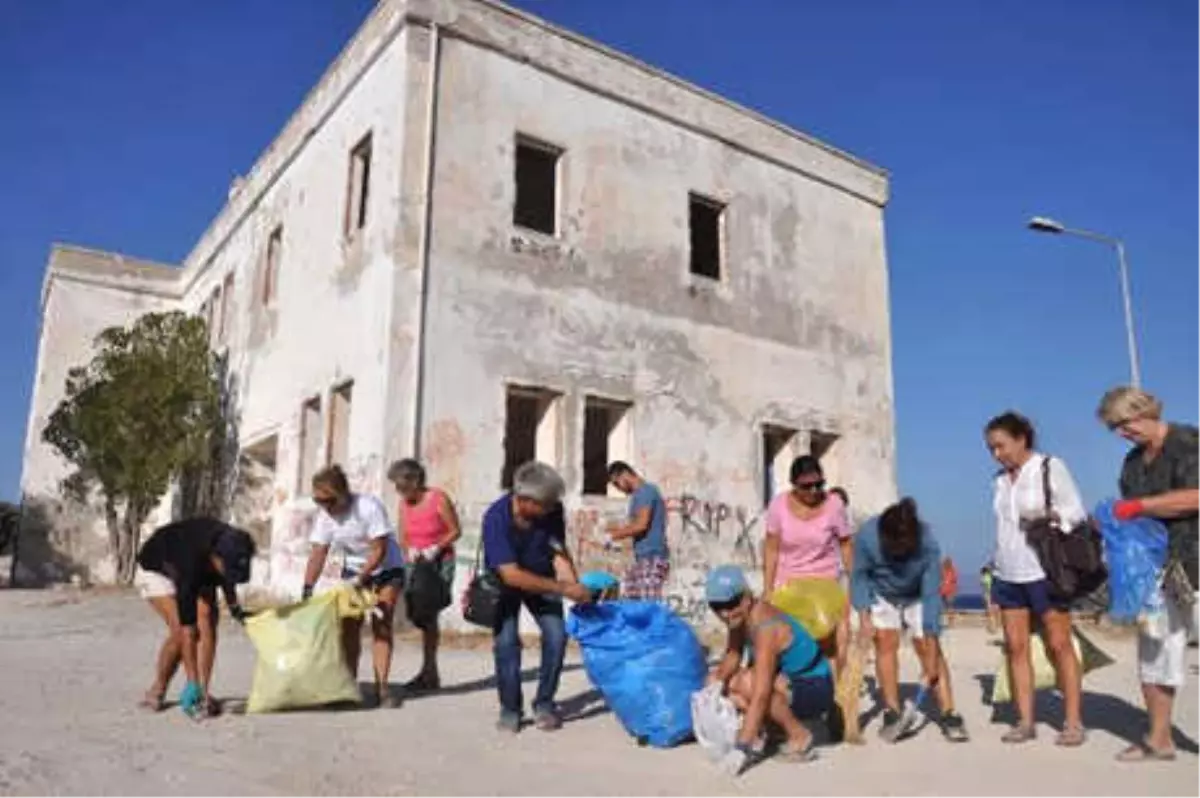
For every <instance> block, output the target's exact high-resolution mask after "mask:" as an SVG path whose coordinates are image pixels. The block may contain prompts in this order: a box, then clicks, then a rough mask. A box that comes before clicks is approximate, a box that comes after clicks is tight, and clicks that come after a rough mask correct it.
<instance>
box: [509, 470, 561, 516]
mask: <svg viewBox="0 0 1200 798" xmlns="http://www.w3.org/2000/svg"><path fill="white" fill-rule="evenodd" d="M512 490H513V495H515V496H520V497H521V498H522V499H532V500H533V501H535V502H539V503H541V504H545V505H551V504H557V503H558V502H560V501H562V497H563V494H564V493H566V490H567V488H566V485H565V484H564V483H563V478H562V477H561V476H559V473H558V472H557V471H555V470H554V469H553V468H551V467H550V466H548V465H546V464H545V463H539V462H538V461H537V460H531V461H529V462H528V463H525V464H524V465H522V466H519V467H518V468H517V470H516V471H515V472H514V473H513V488H512Z"/></svg>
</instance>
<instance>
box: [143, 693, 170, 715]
mask: <svg viewBox="0 0 1200 798" xmlns="http://www.w3.org/2000/svg"><path fill="white" fill-rule="evenodd" d="M138 706H139V707H141V708H142V709H148V710H150V711H151V712H162V711H163V710H164V709H166V708H167V702H166V701H164V700H163V694H162V693H153V692H148V693H146V694H145V695H144V696H142V700H141V701H138Z"/></svg>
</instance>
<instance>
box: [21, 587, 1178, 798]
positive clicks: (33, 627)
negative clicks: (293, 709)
mask: <svg viewBox="0 0 1200 798" xmlns="http://www.w3.org/2000/svg"><path fill="white" fill-rule="evenodd" d="M223 633H224V634H225V638H224V642H223V644H222V648H221V651H220V658H219V659H220V661H219V664H218V666H217V671H218V673H217V681H218V685H217V691H216V692H217V693H218V695H221V696H229V697H241V696H244V695H245V691H246V690H247V689H248V687H249V682H250V674H251V670H252V666H253V659H254V654H253V650H252V648H251V646H250V644H249V641H248V640H247V639H246V637H245V636H244V634H242V632H241V631H240V630H239V629H236V628H229V629H228V630H223ZM158 634H159V630H158V628H157V627H156V626H155V621H154V619H153V618H152V617H151V615H150V613H149V611H148V610H147V609H146V608H145V607H144V606H143V605H142V604H141V603H140V602H139V601H137V600H136V599H135V598H133V597H131V596H125V595H111V594H109V595H80V594H75V593H71V592H42V593H36V592H15V591H13V592H10V591H4V592H0V674H2V675H3V679H2V680H0V718H3V723H2V724H0V794H30V793H40V794H47V793H49V794H78V793H86V794H90V795H95V794H137V795H140V794H146V795H149V794H154V795H164V794H165V795H172V794H216V795H225V794H239V795H242V794H313V793H316V794H344V793H350V794H411V793H418V794H420V793H435V794H499V795H510V794H512V795H515V794H553V795H563V794H567V795H581V794H621V795H627V794H628V795H632V794H637V795H675V794H730V793H737V794H740V793H746V794H759V795H761V794H775V795H796V794H818V795H819V794H860V795H861V794H880V795H894V794H928V795H997V794H1004V795H1012V794H1018V795H1021V794H1035V795H1117V794H1138V795H1147V794H1150V795H1171V794H1178V795H1183V794H1190V795H1196V794H1197V764H1198V760H1197V757H1196V754H1195V753H1194V752H1195V750H1196V748H1195V743H1194V742H1192V741H1194V740H1196V739H1197V694H1196V681H1195V679H1193V680H1192V682H1191V683H1190V684H1189V685H1188V687H1187V689H1186V690H1184V691H1183V693H1182V696H1181V701H1180V704H1181V711H1180V713H1179V718H1178V722H1179V728H1180V730H1181V743H1184V744H1185V745H1186V746H1187V747H1188V748H1189V749H1190V750H1191V753H1184V754H1182V755H1181V757H1180V758H1179V760H1178V761H1176V762H1174V763H1170V764H1153V765H1152V764H1138V765H1122V764H1119V763H1116V762H1114V761H1113V760H1112V755H1113V753H1114V752H1115V751H1117V750H1118V749H1119V748H1120V747H1121V746H1122V745H1123V742H1122V740H1121V735H1127V734H1135V733H1137V732H1138V730H1139V728H1140V723H1141V720H1142V716H1141V713H1140V711H1139V710H1138V709H1137V707H1136V705H1131V704H1130V703H1128V701H1134V700H1136V698H1135V697H1136V695H1137V693H1136V685H1135V683H1134V676H1133V672H1132V666H1131V664H1130V657H1131V653H1132V642H1131V641H1128V640H1104V639H1101V638H1097V641H1098V642H1099V643H1100V644H1101V646H1102V647H1104V648H1105V649H1106V650H1107V651H1108V652H1109V653H1110V654H1112V655H1114V656H1116V657H1118V660H1119V661H1118V663H1117V664H1116V665H1114V666H1111V667H1108V668H1106V669H1103V670H1101V671H1097V672H1095V673H1093V674H1091V675H1089V676H1088V679H1087V682H1086V685H1085V686H1086V687H1087V688H1088V695H1087V698H1086V705H1085V712H1086V713H1087V721H1088V723H1089V725H1090V726H1091V727H1092V732H1091V737H1090V740H1089V742H1088V744H1087V745H1086V746H1085V747H1083V748H1081V749H1074V750H1066V749H1058V748H1055V747H1054V745H1053V744H1052V740H1053V730H1052V729H1051V728H1049V727H1048V726H1043V727H1042V728H1041V730H1040V731H1041V737H1040V738H1039V740H1038V741H1037V742H1035V743H1033V744H1031V745H1027V746H1024V747H1021V748H1009V747H1006V746H1003V745H1001V743H1000V742H999V737H1000V734H1001V733H1002V731H1003V727H1002V726H1001V725H998V723H993V722H992V720H991V717H992V710H991V708H990V707H988V706H985V705H984V704H983V703H982V701H981V693H982V690H981V680H982V679H986V678H987V677H988V676H990V674H991V672H992V670H993V669H994V667H995V664H996V659H997V657H998V656H999V653H998V650H997V649H996V648H995V647H993V646H992V645H990V644H989V643H988V641H987V639H986V636H985V634H984V632H983V631H982V630H981V629H978V628H963V629H954V630H952V631H951V632H950V633H949V637H948V643H947V645H948V650H949V652H950V657H951V661H952V665H953V670H954V678H955V687H956V688H957V690H958V695H959V697H960V705H961V710H962V712H963V714H964V716H965V717H966V719H967V723H968V727H969V729H970V731H971V732H972V733H973V735H974V740H973V741H972V742H971V743H968V744H966V745H961V746H954V745H951V744H949V743H947V742H945V741H943V740H942V739H941V737H940V735H938V734H937V732H936V729H934V728H933V727H929V728H927V729H925V731H924V732H922V733H921V734H919V735H918V736H917V737H916V738H914V739H911V740H909V741H906V742H903V743H901V744H900V745H897V746H885V745H884V744H883V743H881V742H879V741H878V740H877V739H876V738H875V737H874V731H875V729H874V728H873V726H874V724H872V728H870V729H869V732H868V733H869V735H870V741H869V743H868V744H867V745H866V746H863V747H857V748H850V747H839V748H827V749H823V751H822V758H821V760H820V761H818V762H816V763H813V764H809V765H794V764H785V763H780V762H766V763H764V764H762V765H760V766H759V767H757V768H755V769H754V770H752V771H750V772H749V773H747V774H746V775H745V776H743V777H742V778H741V779H740V780H738V781H737V782H733V781H730V780H728V779H726V778H724V777H722V776H720V775H719V774H717V773H716V772H714V771H713V769H712V768H711V767H710V766H709V764H708V762H707V760H706V759H705V758H704V756H703V754H702V753H701V752H700V750H699V749H698V748H697V747H696V746H684V747H681V748H678V749H674V750H670V751H659V750H653V749H640V748H638V747H637V746H636V745H634V744H633V743H632V742H631V741H630V740H629V738H628V737H627V736H626V735H625V734H624V732H623V731H622V730H621V727H620V726H619V724H618V723H617V721H616V719H615V718H613V716H612V715H611V714H609V713H608V712H607V711H606V710H605V709H604V707H603V704H602V703H600V702H598V701H597V700H596V697H595V694H594V693H592V691H591V690H590V687H589V685H588V683H587V679H586V677H585V676H584V674H583V673H582V671H581V670H579V668H578V667H577V666H576V667H575V668H574V669H573V670H571V671H570V672H568V673H567V674H566V676H565V677H564V683H563V688H562V692H561V698H562V699H564V700H565V701H566V702H567V703H568V704H569V705H571V707H572V708H574V709H575V710H577V711H578V712H579V713H580V714H581V715H582V717H580V718H579V719H577V720H574V721H573V722H570V723H568V724H567V726H566V727H565V728H564V729H563V730H562V731H560V732H558V733H556V734H552V735H547V734H544V733H540V732H536V731H528V732H526V733H523V734H521V735H520V736H518V737H500V736H498V735H497V734H496V733H495V732H494V731H493V726H492V724H493V721H494V718H495V712H496V705H495V694H494V692H493V688H492V686H491V683H490V681H489V680H488V677H489V676H490V672H491V667H490V665H491V657H490V653H489V652H488V651H487V649H486V648H485V649H483V650H474V651H471V650H459V651H452V652H447V653H446V654H445V660H444V666H443V669H444V680H445V682H446V683H447V684H448V685H449V686H450V689H449V690H447V691H446V693H445V694H443V695H439V696H436V697H428V698H420V699H415V700H411V701H409V702H407V703H406V704H405V705H404V707H403V708H401V709H397V710H381V711H373V712H366V711H358V712H352V711H346V712H304V713H290V714H281V715H268V716H239V715H234V714H230V715H227V716H225V717H222V718H219V719H216V720H213V721H209V722H206V723H204V724H195V723H192V722H191V721H188V720H186V719H185V718H183V717H181V716H180V715H179V714H178V713H177V712H167V713H164V714H161V715H149V714H145V713H144V712H141V711H138V710H137V709H135V708H134V704H135V702H136V699H137V698H138V696H140V694H141V691H142V690H143V689H144V687H145V685H146V682H147V680H148V678H149V676H150V662H151V657H152V655H153V652H154V650H155V647H156V645H157V642H158ZM527 654H528V659H529V660H530V661H529V662H528V663H527V664H528V665H533V664H534V662H533V660H536V656H537V655H536V651H528V652H527ZM1191 657H1192V658H1191V664H1192V668H1193V672H1194V671H1195V667H1196V666H1195V662H1196V659H1195V654H1194V652H1193V653H1192V655H1191ZM417 658H418V654H417V649H416V648H415V647H414V646H412V645H411V644H404V645H401V646H400V647H398V649H397V655H396V669H397V679H398V680H399V679H402V678H406V677H407V676H409V675H410V674H411V672H412V671H413V669H414V668H415V666H416V663H417ZM906 668H907V673H909V674H912V673H914V672H915V670H914V669H915V666H914V664H913V662H912V660H911V659H910V660H908V661H907V663H906ZM529 693H532V685H530V689H529V690H528V693H527V696H528V694H529ZM1041 706H1042V708H1043V717H1045V718H1046V719H1047V720H1049V721H1051V722H1055V718H1056V717H1061V716H1060V714H1059V713H1058V712H1057V710H1056V700H1055V699H1054V697H1053V696H1051V695H1047V696H1045V697H1044V698H1043V699H1042V701H1041Z"/></svg>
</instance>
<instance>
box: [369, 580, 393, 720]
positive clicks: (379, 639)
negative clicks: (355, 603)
mask: <svg viewBox="0 0 1200 798" xmlns="http://www.w3.org/2000/svg"><path fill="white" fill-rule="evenodd" d="M398 597H399V596H398V591H397V590H396V588H395V587H385V588H383V589H382V590H380V591H379V603H378V604H377V605H376V606H377V607H378V608H379V610H380V611H381V612H382V613H383V617H381V618H379V617H374V616H373V617H372V618H371V638H372V640H371V661H372V664H373V665H374V669H375V693H376V695H377V696H378V697H379V700H380V701H381V702H382V701H383V700H384V699H385V698H386V697H387V694H388V680H389V679H390V675H391V670H392V648H393V646H394V640H393V630H392V621H393V619H394V617H395V614H396V599H397V598H398Z"/></svg>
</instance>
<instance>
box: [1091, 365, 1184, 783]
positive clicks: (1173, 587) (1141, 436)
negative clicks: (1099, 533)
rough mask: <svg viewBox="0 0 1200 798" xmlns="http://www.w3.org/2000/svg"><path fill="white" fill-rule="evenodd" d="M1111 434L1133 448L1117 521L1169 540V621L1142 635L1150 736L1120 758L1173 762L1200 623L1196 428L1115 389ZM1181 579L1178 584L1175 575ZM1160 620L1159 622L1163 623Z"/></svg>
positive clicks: (1107, 420)
mask: <svg viewBox="0 0 1200 798" xmlns="http://www.w3.org/2000/svg"><path fill="white" fill-rule="evenodd" d="M1097 415H1099V417H1100V420H1101V421H1103V422H1104V424H1105V425H1106V426H1107V427H1108V428H1109V429H1110V430H1112V431H1113V432H1115V433H1117V434H1118V435H1120V436H1121V437H1122V438H1124V439H1125V440H1127V441H1129V442H1130V443H1132V444H1133V445H1134V448H1133V449H1132V450H1131V451H1130V452H1129V454H1127V455H1126V456H1125V462H1124V464H1123V465H1122V467H1121V477H1120V486H1121V497H1122V499H1121V501H1119V502H1117V503H1116V506H1115V507H1114V509H1113V514H1114V515H1115V516H1116V517H1117V519H1118V520H1121V521H1128V520H1130V519H1132V518H1137V517H1139V516H1146V517H1150V518H1158V519H1160V520H1161V521H1162V522H1163V523H1165V524H1166V525H1167V530H1168V533H1169V542H1168V555H1167V569H1166V572H1165V574H1164V582H1163V593H1164V598H1165V600H1166V601H1165V603H1166V611H1165V616H1164V617H1162V618H1159V619H1156V620H1154V621H1153V623H1151V624H1150V626H1153V627H1154V628H1153V629H1150V628H1148V626H1143V627H1142V628H1141V629H1140V630H1139V633H1138V676H1139V678H1140V680H1141V682H1142V693H1143V695H1144V696H1145V699H1146V710H1147V713H1148V714H1149V716H1150V733H1149V735H1148V736H1147V737H1146V738H1145V739H1144V740H1143V741H1142V742H1140V743H1135V744H1134V745H1131V746H1129V748H1127V749H1125V750H1124V751H1122V752H1121V753H1120V754H1119V755H1118V759H1121V760H1122V761H1142V760H1147V759H1153V760H1166V759H1174V758H1175V747H1174V740H1173V739H1172V735H1171V710H1172V706H1173V704H1174V701H1175V691H1176V690H1178V689H1179V688H1180V687H1182V686H1183V683H1184V680H1185V678H1186V676H1187V656H1186V655H1187V641H1188V637H1189V633H1190V632H1192V631H1194V628H1195V623H1196V617H1195V604H1196V589H1197V573H1196V572H1197V549H1198V545H1197V544H1198V542H1200V541H1198V540H1197V534H1198V529H1200V527H1198V518H1200V516H1198V513H1197V511H1198V510H1200V489H1198V487H1197V485H1198V479H1197V470H1198V469H1197V446H1198V444H1200V436H1198V435H1197V430H1196V428H1195V427H1193V426H1189V425H1184V424H1168V423H1167V422H1165V421H1163V419H1162V403H1161V402H1160V401H1158V400H1157V399H1156V398H1154V397H1153V396H1151V395H1150V394H1148V393H1146V392H1145V391H1143V390H1141V389H1140V388H1131V387H1121V388H1114V389H1113V390H1111V391H1109V392H1108V393H1107V394H1105V395H1104V398H1103V399H1102V400H1101V401H1100V408H1099V410H1098V411H1097ZM1177 575H1178V578H1176V576H1177ZM1160 621H1161V622H1160Z"/></svg>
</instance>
